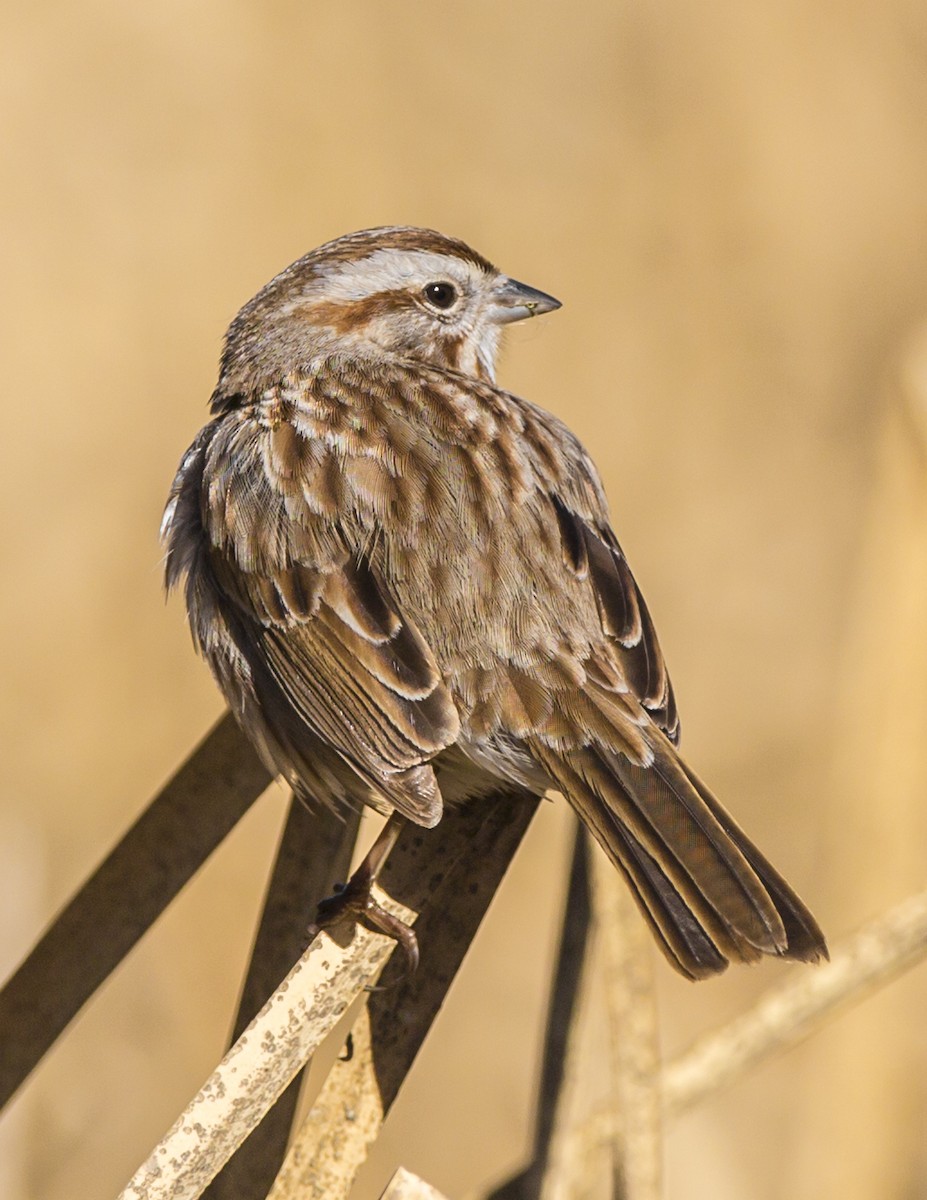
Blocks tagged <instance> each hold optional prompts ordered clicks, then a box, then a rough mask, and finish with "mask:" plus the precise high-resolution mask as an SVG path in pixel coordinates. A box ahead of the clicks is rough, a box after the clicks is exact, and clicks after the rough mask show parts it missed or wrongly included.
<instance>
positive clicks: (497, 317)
mask: <svg viewBox="0 0 927 1200" xmlns="http://www.w3.org/2000/svg"><path fill="white" fill-rule="evenodd" d="M559 307H560V301H559V300H555V299H554V297H553V296H548V294H547V293H546V292H539V291H538V289H537V288H533V287H528V285H527V284H526V283H519V282H518V280H517V279H507V278H502V279H500V280H499V284H498V286H497V288H496V294H495V303H494V304H493V307H492V318H493V320H494V321H495V322H496V323H497V324H499V325H508V324H509V322H510V321H523V320H524V319H525V317H539V316H540V315H541V313H547V312H553V311H554V310H555V309H558V308H559Z"/></svg>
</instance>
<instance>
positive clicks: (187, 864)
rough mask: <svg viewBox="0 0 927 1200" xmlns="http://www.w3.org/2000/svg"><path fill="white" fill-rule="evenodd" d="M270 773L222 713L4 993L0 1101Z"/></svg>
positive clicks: (0, 1022) (0, 1000) (0, 1026)
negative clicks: (209, 731) (220, 717)
mask: <svg viewBox="0 0 927 1200" xmlns="http://www.w3.org/2000/svg"><path fill="white" fill-rule="evenodd" d="M270 778H271V777H270V774H269V772H268V771H267V768H266V767H265V766H264V765H263V763H262V762H261V761H260V760H259V759H258V757H257V755H256V754H255V753H254V751H253V750H252V748H251V745H250V743H249V742H248V741H247V740H246V739H245V737H244V735H243V734H242V733H241V731H240V730H239V728H238V726H237V725H236V723H235V721H234V720H233V718H232V716H231V714H229V713H226V715H225V716H224V717H223V718H222V719H221V720H220V721H219V723H218V724H217V725H216V726H215V727H214V729H213V730H212V732H211V733H209V734H208V735H207V736H206V738H205V739H204V740H203V741H202V742H201V743H200V745H199V746H197V748H196V749H195V750H194V751H193V753H192V754H191V755H190V757H189V758H188V759H187V761H186V762H185V763H184V764H183V766H181V768H180V769H179V770H178V771H177V773H176V774H175V775H174V776H173V778H172V779H171V780H170V781H169V782H168V783H167V784H166V786H165V787H164V788H163V789H162V791H161V792H160V793H159V794H158V795H157V796H156V797H155V798H154V800H153V801H152V802H151V804H149V806H148V808H147V809H146V810H145V811H144V812H143V813H142V815H141V816H140V817H139V818H138V820H137V821H136V822H135V824H134V825H133V826H132V828H131V829H130V830H129V831H128V833H126V835H125V836H124V837H123V839H122V840H121V841H120V842H119V844H118V845H117V846H116V847H115V848H114V849H113V851H112V852H111V853H110V854H109V856H108V857H107V858H106V859H105V860H104V861H103V862H102V863H101V864H100V866H99V867H98V868H97V870H96V871H95V872H94V873H93V875H91V876H90V878H89V879H88V880H87V882H86V883H85V884H84V885H83V887H81V889H80V890H79V891H78V892H77V893H76V894H75V895H74V897H73V898H72V899H71V900H70V901H69V903H68V904H67V905H66V906H65V907H64V908H63V909H62V910H61V912H60V913H59V914H58V916H57V917H55V919H54V920H53V921H52V923H51V924H50V926H49V927H48V929H47V930H46V932H45V933H44V934H43V935H42V937H41V938H40V939H39V941H38V942H37V943H36V945H35V947H34V948H33V950H32V951H31V952H30V953H29V955H28V957H27V958H26V959H25V960H24V961H23V963H22V964H21V965H20V967H19V968H18V970H17V971H16V972H15V973H14V974H13V975H12V976H11V977H10V979H9V981H8V982H7V983H6V985H5V986H4V988H3V991H2V992H0V1107H2V1105H3V1104H5V1103H6V1102H7V1100H9V1099H10V1097H11V1096H12V1095H13V1093H14V1092H15V1091H16V1089H17V1088H18V1087H19V1085H20V1084H21V1083H22V1082H23V1080H24V1079H25V1078H26V1076H27V1075H28V1074H29V1072H30V1071H31V1070H32V1069H33V1067H35V1065H36V1064H37V1063H38V1062H39V1060H40V1059H41V1058H42V1056H43V1055H44V1054H45V1053H46V1051H47V1050H48V1049H49V1048H50V1046H51V1045H52V1044H53V1043H54V1041H55V1039H56V1038H57V1037H58V1036H59V1034H60V1033H61V1032H62V1030H64V1028H65V1027H66V1026H67V1024H68V1023H69V1022H70V1021H71V1019H72V1018H73V1017H74V1016H76V1014H77V1013H78V1012H79V1011H80V1009H81V1007H82V1006H83V1005H84V1003H85V1002H86V1001H87V1000H88V999H89V997H90V996H92V995H93V993H94V992H95V991H96V989H97V988H98V987H99V986H100V984H101V983H102V982H103V981H104V980H105V979H106V977H107V976H108V975H109V974H110V972H111V971H112V970H113V969H114V968H115V967H116V966H118V964H119V963H120V962H121V961H122V960H123V958H125V956H126V955H127V954H128V953H129V951H130V950H131V949H132V947H133V946H134V945H135V943H136V942H137V941H138V939H139V938H140V937H141V936H142V934H143V933H145V931H146V930H147V929H148V928H149V926H151V925H152V924H153V923H154V921H155V920H156V919H157V918H158V917H159V916H160V914H161V913H162V912H163V910H164V909H165V908H166V907H167V905H168V904H169V903H170V902H171V900H172V899H173V898H174V896H176V895H177V893H178V892H179V891H180V889H181V888H182V887H183V885H184V884H185V883H186V882H187V880H188V879H189V878H190V877H191V875H193V873H194V872H195V871H196V870H197V869H198V868H199V867H200V866H201V865H202V863H203V862H204V861H205V860H206V859H207V858H208V857H209V855H210V854H211V853H212V851H213V850H214V849H215V848H216V846H217V845H218V844H219V843H220V842H221V841H222V839H223V838H224V837H225V836H226V834H227V833H228V832H229V831H230V830H231V829H232V828H233V827H234V826H235V824H236V823H237V822H238V820H239V819H240V818H241V817H242V816H243V815H244V813H245V812H247V810H248V809H249V808H250V807H251V805H252V804H253V803H254V801H255V800H256V799H257V798H258V796H260V795H261V793H262V792H263V791H264V790H265V788H266V787H267V785H268V784H269V783H270Z"/></svg>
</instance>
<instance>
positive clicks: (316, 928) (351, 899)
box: [309, 812, 418, 971]
mask: <svg viewBox="0 0 927 1200" xmlns="http://www.w3.org/2000/svg"><path fill="white" fill-rule="evenodd" d="M405 823H406V819H405V817H403V816H400V815H399V813H397V812H394V813H392V814H391V816H390V818H389V820H388V821H387V822H386V824H385V825H384V826H383V829H382V830H381V831H380V835H379V837H378V838H377V840H376V841H375V842H374V843H373V845H372V846H371V847H370V850H369V852H368V853H367V856H366V857H365V858H364V861H363V862H362V863H361V864H360V866H359V867H358V868H357V870H356V871H355V872H354V874H353V875H352V876H351V878H350V879H349V880H348V882H347V883H343V884H336V885H335V894H334V895H333V896H327V897H326V898H325V899H324V900H322V901H321V902H320V903H319V906H318V908H317V909H316V914H315V921H314V923H313V924H312V925H310V926H309V938H310V940H311V939H312V938H314V937H315V936H316V934H317V933H319V932H320V930H322V929H328V928H330V927H331V926H333V925H337V924H339V923H340V922H341V921H345V920H352V921H354V922H355V923H357V924H361V925H365V926H366V927H367V928H368V929H375V930H377V931H378V932H379V933H385V934H386V935H387V937H391V938H395V940H396V941H397V942H398V943H399V945H400V946H401V947H402V951H403V954H404V955H405V957H406V962H407V963H408V964H409V970H410V971H414V970H415V968H416V967H417V966H418V942H417V940H416V937H415V934H414V932H413V931H412V929H411V928H410V927H409V926H408V925H406V924H405V923H404V922H403V921H400V920H399V918H398V917H394V916H393V915H392V913H388V912H387V911H386V909H385V908H383V907H382V906H381V905H379V904H377V902H376V900H374V898H373V896H372V894H371V893H372V889H373V885H374V884H375V883H376V881H377V876H378V875H379V874H380V871H381V870H382V869H383V864H384V863H385V862H386V860H387V858H388V857H389V852H390V851H391V850H392V848H393V846H395V844H396V840H397V839H398V837H399V834H400V833H401V832H402V828H403V826H404V825H405Z"/></svg>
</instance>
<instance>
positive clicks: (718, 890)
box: [531, 731, 827, 979]
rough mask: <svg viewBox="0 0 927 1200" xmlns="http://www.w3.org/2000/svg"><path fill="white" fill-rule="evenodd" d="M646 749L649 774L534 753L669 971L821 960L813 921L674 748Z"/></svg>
mask: <svg viewBox="0 0 927 1200" xmlns="http://www.w3.org/2000/svg"><path fill="white" fill-rule="evenodd" d="M653 732H654V733H656V731H653ZM648 740H650V739H648ZM651 744H652V746H653V750H654V761H653V763H652V764H651V765H649V766H646V767H642V766H636V765H634V764H633V763H632V762H631V761H630V760H629V759H628V758H627V757H626V756H625V755H624V754H621V753H619V752H616V751H612V750H609V749H607V748H606V747H604V746H602V745H597V744H595V743H592V744H587V745H585V746H581V747H578V748H576V749H572V750H564V749H558V750H557V751H553V750H551V749H550V748H549V747H548V746H545V745H543V744H542V743H540V742H539V741H533V742H532V746H531V748H532V751H533V753H534V754H535V755H536V756H537V757H538V759H539V760H540V761H541V762H542V763H543V765H544V767H545V769H546V771H547V772H548V773H549V774H550V775H551V777H552V778H553V779H554V780H555V781H556V783H557V785H558V787H559V788H560V789H561V790H562V791H563V793H564V795H565V796H566V797H567V799H568V800H569V801H570V803H571V804H572V805H573V807H574V808H575V809H576V811H577V813H578V814H579V816H580V817H581V818H582V820H583V821H584V822H585V823H586V825H587V826H588V827H589V829H590V831H591V832H592V833H593V834H594V836H595V837H596V839H597V841H598V842H599V844H600V845H601V846H602V848H603V849H604V850H605V852H606V854H607V855H608V856H609V858H610V859H611V860H612V862H613V863H614V864H615V866H616V867H618V869H619V870H620V871H621V872H622V873H623V874H624V876H625V878H626V879H627V881H628V883H629V884H630V886H631V890H632V891H633V893H634V896H635V898H636V900H637V902H638V904H639V906H640V908H641V911H642V912H643V914H644V916H645V917H646V919H647V921H648V922H649V924H650V926H651V927H652V929H653V931H654V933H655V935H656V937H657V940H658V942H659V943H660V946H661V948H662V949H663V951H664V953H665V954H666V956H667V958H668V959H669V960H670V962H671V963H672V964H673V966H674V967H676V969H677V970H678V971H680V972H681V973H682V974H683V975H685V976H687V977H688V978H690V979H704V978H706V977H707V976H709V975H714V974H717V973H718V972H719V971H723V970H724V969H725V968H726V967H727V965H728V963H729V962H735V961H740V962H754V961H756V960H757V959H758V958H760V957H761V956H762V955H763V954H770V955H777V956H779V957H781V958H793V959H799V960H801V961H803V962H815V961H817V960H818V959H821V958H826V957H827V946H826V944H825V942H824V936H823V934H822V933H821V930H820V929H819V927H818V924H817V922H816V921H815V919H814V917H813V916H812V915H811V913H810V912H809V911H808V909H807V908H806V907H805V905H804V904H803V903H802V902H801V900H799V898H798V896H796V895H795V893H794V892H793V891H792V889H791V888H790V887H789V885H788V884H787V883H786V882H785V880H784V879H783V878H782V876H781V875H779V873H778V872H777V871H776V870H775V869H774V868H773V867H772V866H770V864H769V863H768V862H767V861H766V859H765V858H764V857H763V855H762V854H760V852H759V850H757V848H756V847H755V846H754V845H753V844H752V842H750V841H749V839H748V838H747V837H746V835H745V834H744V833H743V832H742V831H741V830H740V829H739V828H738V827H737V825H735V823H734V822H733V820H732V819H731V818H730V816H728V814H727V813H726V812H725V811H724V809H723V808H722V807H721V805H720V804H719V803H718V801H717V800H716V799H715V798H714V796H712V794H711V793H710V792H709V790H708V789H707V788H706V787H705V785H704V784H703V783H702V782H701V780H700V779H698V777H697V776H696V775H695V774H694V773H693V772H692V771H690V770H689V768H688V767H687V766H686V765H685V764H684V763H683V762H682V760H681V759H680V757H679V755H678V754H677V753H676V750H675V749H674V747H673V746H672V744H671V743H670V742H669V741H668V740H667V739H666V738H665V737H664V736H663V735H662V734H659V733H657V734H656V736H655V737H654V738H653V740H652V742H651Z"/></svg>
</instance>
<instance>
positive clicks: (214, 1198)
mask: <svg viewBox="0 0 927 1200" xmlns="http://www.w3.org/2000/svg"><path fill="white" fill-rule="evenodd" d="M359 825H360V813H359V812H358V811H355V810H348V811H347V812H345V813H343V814H341V813H336V812H335V811H334V810H332V809H327V808H319V809H315V810H313V811H312V812H310V811H309V809H308V808H307V807H306V806H305V805H304V804H303V803H301V802H300V801H299V800H298V799H297V798H296V797H295V796H293V797H292V799H291V801H290V808H289V812H288V814H287V819H286V824H285V826H284V829H283V834H282V836H281V838H280V845H279V848H278V850H277V856H276V859H275V862H274V866H273V870H272V871H271V875H270V880H269V883H268V886H267V893H266V896H265V899H264V904H263V907H262V910H261V919H260V923H259V925H258V930H257V934H256V936H255V940H254V947H253V949H252V952H251V960H250V962H249V965H248V972H247V975H246V977H245V982H244V986H243V988H242V994H241V1000H240V1002H239V1006H238V1014H237V1016H236V1019H235V1025H234V1028H233V1031H232V1037H231V1041H232V1043H234V1042H235V1041H237V1040H238V1038H239V1037H240V1036H241V1035H242V1033H244V1031H245V1029H246V1027H247V1026H248V1024H249V1023H250V1022H251V1021H252V1020H253V1019H254V1017H255V1016H257V1014H258V1012H259V1011H260V1010H261V1008H262V1007H263V1006H264V1005H265V1004H266V1003H267V1001H268V999H269V998H270V997H271V995H272V994H273V992H274V991H275V989H276V988H277V987H278V986H279V984H280V981H281V980H282V979H283V977H284V976H285V975H286V973H287V971H288V970H289V969H290V967H292V965H293V963H294V962H296V960H297V959H298V958H299V956H300V954H301V953H302V951H303V950H304V949H305V945H306V928H307V926H308V924H309V921H310V920H311V919H312V917H313V915H314V913H315V910H316V906H317V905H318V903H319V901H320V900H321V899H322V898H323V897H325V896H330V895H331V894H332V892H333V890H334V887H335V884H336V883H338V882H340V881H343V880H345V879H347V877H348V874H349V872H350V866H351V853H352V850H353V848H354V843H355V841H356V839H357V831H358V827H359ZM302 1074H303V1072H302V1071H300V1072H298V1073H297V1074H296V1076H295V1077H294V1078H293V1080H292V1082H291V1083H290V1084H289V1086H288V1087H287V1088H286V1089H285V1091H284V1092H283V1093H282V1094H281V1096H280V1098H279V1100H278V1101H277V1103H276V1104H275V1105H274V1106H273V1108H271V1109H270V1111H269V1112H268V1113H267V1114H266V1115H265V1117H264V1119H263V1120H262V1121H261V1123H260V1125H259V1126H258V1127H257V1129H255V1131H254V1132H253V1133H252V1134H251V1136H250V1137H249V1138H247V1139H246V1140H245V1141H244V1142H243V1143H242V1145H241V1146H239V1148H238V1150H236V1152H235V1153H234V1154H233V1155H232V1157H231V1158H230V1159H229V1161H228V1162H227V1163H226V1164H225V1166H224V1167H223V1168H222V1170H221V1171H220V1172H219V1174H218V1175H217V1176H216V1178H215V1179H214V1180H213V1181H212V1183H211V1184H210V1185H209V1187H208V1188H207V1189H206V1191H205V1192H204V1193H203V1195H204V1197H205V1198H206V1200H263V1198H264V1197H265V1196H266V1195H267V1193H268V1191H269V1190H270V1188H271V1186H272V1185H273V1182H274V1179H275V1177H276V1175H277V1172H278V1171H279V1170H280V1164H281V1163H282V1162H283V1159H284V1156H285V1154H286V1147H287V1142H288V1141H289V1137H290V1130H291V1128H292V1125H293V1117H294V1115H295V1112H296V1105H297V1103H298V1100H299V1091H300V1083H301V1080H302Z"/></svg>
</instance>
